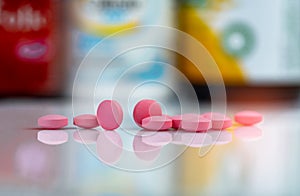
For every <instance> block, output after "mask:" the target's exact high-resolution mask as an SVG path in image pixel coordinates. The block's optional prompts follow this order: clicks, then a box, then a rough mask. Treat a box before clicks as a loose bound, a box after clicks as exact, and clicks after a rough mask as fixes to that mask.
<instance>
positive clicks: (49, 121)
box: [38, 114, 68, 129]
mask: <svg viewBox="0 0 300 196" xmlns="http://www.w3.org/2000/svg"><path fill="white" fill-rule="evenodd" d="M38 125H39V126H40V127H42V128H45V129H60V128H63V127H65V126H67V125H68V118H67V117H65V116H63V115H58V114H49V115H46V116H42V117H40V118H39V119H38Z"/></svg>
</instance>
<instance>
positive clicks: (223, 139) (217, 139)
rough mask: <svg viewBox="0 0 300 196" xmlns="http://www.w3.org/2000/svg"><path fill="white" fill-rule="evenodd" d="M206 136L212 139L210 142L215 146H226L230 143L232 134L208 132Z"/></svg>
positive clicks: (215, 131) (216, 131)
mask: <svg viewBox="0 0 300 196" xmlns="http://www.w3.org/2000/svg"><path fill="white" fill-rule="evenodd" d="M207 134H209V135H210V136H211V137H212V142H213V144H215V145H222V144H228V143H230V142H232V134H231V133H229V132H228V131H224V130H223V131H218V130H209V131H208V132H207Z"/></svg>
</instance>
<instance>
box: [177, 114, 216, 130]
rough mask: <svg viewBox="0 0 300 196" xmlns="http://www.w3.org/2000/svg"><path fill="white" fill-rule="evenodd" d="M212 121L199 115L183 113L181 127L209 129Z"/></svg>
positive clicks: (185, 128)
mask: <svg viewBox="0 0 300 196" xmlns="http://www.w3.org/2000/svg"><path fill="white" fill-rule="evenodd" d="M210 124H211V121H210V120H209V119H206V118H202V117H200V116H199V115H189V114H188V115H183V116H182V122H181V128H182V129H183V130H185V131H207V130H208V129H209V128H210Z"/></svg>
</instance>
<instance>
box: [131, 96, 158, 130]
mask: <svg viewBox="0 0 300 196" xmlns="http://www.w3.org/2000/svg"><path fill="white" fill-rule="evenodd" d="M161 115H162V109H161V106H160V105H159V103H157V102H156V101H155V100H151V99H143V100H141V101H139V102H138V103H137V104H136V105H135V107H134V109H133V119H134V121H135V123H136V124H137V125H138V126H140V127H142V120H143V119H144V118H147V117H149V116H161Z"/></svg>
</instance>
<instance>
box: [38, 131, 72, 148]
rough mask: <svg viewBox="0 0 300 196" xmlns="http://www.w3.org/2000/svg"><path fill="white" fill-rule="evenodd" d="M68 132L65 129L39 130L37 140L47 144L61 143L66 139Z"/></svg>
mask: <svg viewBox="0 0 300 196" xmlns="http://www.w3.org/2000/svg"><path fill="white" fill-rule="evenodd" d="M68 138H69V137H68V133H67V132H65V131H39V132H38V134H37V140H38V141H40V142H42V143H44V144H49V145H58V144H63V143H66V142H67V141H68Z"/></svg>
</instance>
